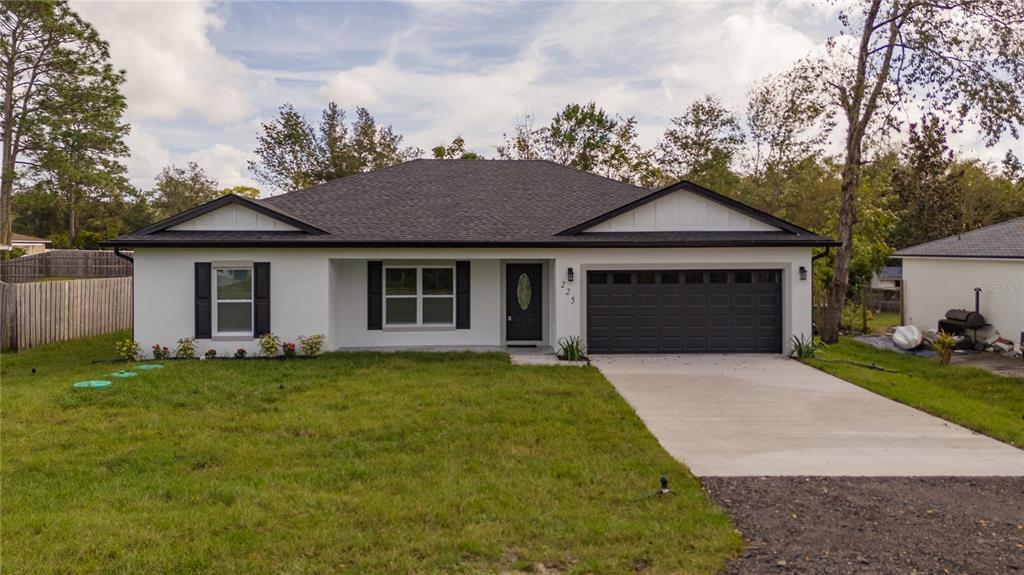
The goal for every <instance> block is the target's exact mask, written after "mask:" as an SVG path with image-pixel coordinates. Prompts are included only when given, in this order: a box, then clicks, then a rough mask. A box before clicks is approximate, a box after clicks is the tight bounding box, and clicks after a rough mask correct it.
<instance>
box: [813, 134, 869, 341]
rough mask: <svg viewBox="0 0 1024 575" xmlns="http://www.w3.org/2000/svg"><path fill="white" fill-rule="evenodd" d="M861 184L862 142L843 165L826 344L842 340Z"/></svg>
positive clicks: (854, 146) (848, 152)
mask: <svg viewBox="0 0 1024 575" xmlns="http://www.w3.org/2000/svg"><path fill="white" fill-rule="evenodd" d="M859 185H860V142H859V141H858V142H856V143H852V142H851V143H850V144H848V145H847V149H846V162H845V163H844V165H843V178H842V187H841V189H840V204H839V233H838V236H839V237H838V238H837V239H838V240H839V241H840V242H842V245H841V246H839V248H838V249H837V250H836V258H835V267H834V268H833V270H832V285H831V286H829V290H828V299H827V300H826V304H825V314H824V319H823V321H822V325H821V326H819V330H820V333H821V340H822V341H823V342H825V343H835V342H836V341H839V324H840V322H841V321H842V318H843V305H844V304H845V303H846V290H847V288H848V287H849V285H850V261H851V260H852V259H853V225H854V223H855V222H856V217H857V206H856V192H857V187H858V186H859Z"/></svg>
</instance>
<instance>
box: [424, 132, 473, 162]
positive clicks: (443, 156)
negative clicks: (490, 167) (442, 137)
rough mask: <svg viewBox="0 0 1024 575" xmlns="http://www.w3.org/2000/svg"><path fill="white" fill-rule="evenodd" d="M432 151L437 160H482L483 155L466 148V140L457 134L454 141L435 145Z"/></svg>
mask: <svg viewBox="0 0 1024 575" xmlns="http://www.w3.org/2000/svg"><path fill="white" fill-rule="evenodd" d="M430 153H431V154H433V155H434V159H435V160H482V159H484V157H483V156H481V155H480V154H478V153H476V152H474V151H473V150H467V149H466V140H464V139H463V138H462V136H455V139H454V140H452V143H451V144H449V145H447V146H434V147H433V148H431V150H430Z"/></svg>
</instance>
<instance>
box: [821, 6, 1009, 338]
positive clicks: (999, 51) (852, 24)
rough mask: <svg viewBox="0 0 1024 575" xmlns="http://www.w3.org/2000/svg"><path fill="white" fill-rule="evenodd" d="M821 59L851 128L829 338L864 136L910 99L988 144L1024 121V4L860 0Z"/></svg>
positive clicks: (825, 329) (842, 284)
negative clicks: (970, 126)
mask: <svg viewBox="0 0 1024 575" xmlns="http://www.w3.org/2000/svg"><path fill="white" fill-rule="evenodd" d="M840 22H841V23H842V25H843V34H842V35H841V36H839V37H838V38H833V39H831V40H830V41H829V44H828V46H829V53H828V55H827V56H825V57H823V58H821V59H818V60H816V61H814V62H813V64H814V67H813V69H815V70H816V72H815V77H817V78H820V80H821V84H822V89H823V90H824V93H825V94H827V95H828V96H829V97H830V100H831V103H832V104H833V105H834V106H836V107H837V109H838V110H839V111H840V112H841V117H842V118H843V122H842V129H843V132H844V139H843V140H844V141H843V143H844V148H843V167H842V183H841V190H840V208H839V219H838V226H837V235H838V239H839V241H841V242H842V246H840V247H839V248H838V249H837V253H836V257H835V265H834V269H833V274H832V283H831V286H830V288H829V294H828V303H827V306H826V309H825V314H824V321H823V322H822V324H821V325H820V330H821V336H822V339H823V340H824V341H826V342H834V341H836V340H837V339H838V336H839V324H840V319H841V316H842V308H843V304H844V302H845V299H846V293H847V287H848V284H849V273H850V262H851V259H852V255H853V250H854V245H853V241H852V240H853V235H854V226H855V224H856V216H857V206H856V204H857V197H858V189H859V187H860V179H861V172H862V168H863V164H864V161H865V154H864V152H865V150H864V144H865V138H866V136H867V135H868V134H869V132H870V131H871V130H873V129H880V128H884V127H885V126H889V125H893V124H894V123H895V122H894V120H895V117H896V116H895V112H897V111H899V110H901V109H902V108H903V107H904V106H905V105H906V104H908V103H909V102H913V101H916V102H918V103H923V104H924V105H925V106H926V107H928V108H929V109H931V110H934V111H936V112H937V113H940V114H942V115H944V116H947V117H949V118H951V119H953V120H954V121H956V122H958V123H959V122H963V121H973V123H975V124H976V125H977V126H979V127H980V129H981V131H982V133H983V135H984V136H985V138H986V141H987V142H988V143H994V142H996V141H997V140H998V139H999V138H1000V137H1001V136H1002V135H1003V134H1004V133H1009V134H1010V135H1012V136H1013V137H1017V136H1018V128H1019V126H1021V125H1024V25H1022V24H1024V5H1022V4H1021V3H1020V2H1019V1H1011V2H1007V1H1004V0H954V1H952V2H929V1H916V0H859V1H858V2H857V3H856V4H855V5H854V6H853V7H852V8H851V9H850V10H849V11H844V12H842V13H841V15H840Z"/></svg>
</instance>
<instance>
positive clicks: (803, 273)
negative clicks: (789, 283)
mask: <svg viewBox="0 0 1024 575" xmlns="http://www.w3.org/2000/svg"><path fill="white" fill-rule="evenodd" d="M800 279H801V280H805V279H807V268H805V267H804V266H800Z"/></svg>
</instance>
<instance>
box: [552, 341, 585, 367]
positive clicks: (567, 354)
mask: <svg viewBox="0 0 1024 575" xmlns="http://www.w3.org/2000/svg"><path fill="white" fill-rule="evenodd" d="M583 351H584V345H583V338H581V337H580V336H578V335H570V336H569V337H563V338H562V339H560V340H558V357H560V358H562V359H564V360H566V361H580V360H582V359H583Z"/></svg>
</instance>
